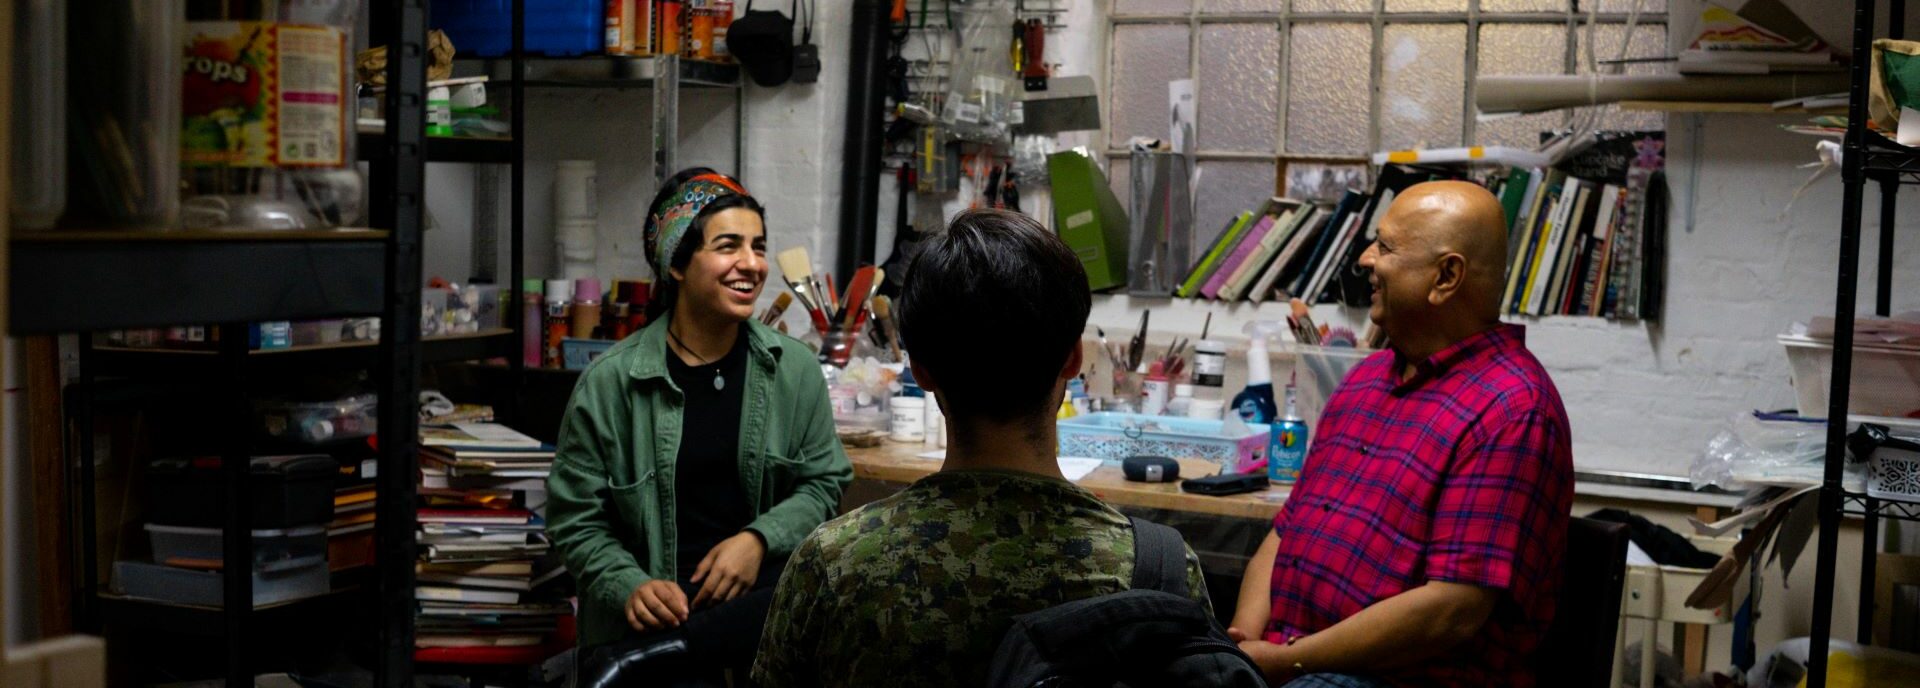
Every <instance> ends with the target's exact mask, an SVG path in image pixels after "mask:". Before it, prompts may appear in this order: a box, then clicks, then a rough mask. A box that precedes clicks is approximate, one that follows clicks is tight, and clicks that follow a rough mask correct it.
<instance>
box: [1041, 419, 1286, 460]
mask: <svg viewBox="0 0 1920 688" xmlns="http://www.w3.org/2000/svg"><path fill="white" fill-rule="evenodd" d="M1056 427H1057V429H1058V432H1057V434H1058V436H1059V442H1060V455H1061V456H1078V457H1086V458H1092V459H1102V460H1105V461H1107V462H1109V463H1116V462H1119V461H1120V460H1121V459H1125V458H1127V457H1129V456H1134V455H1138V454H1145V455H1148V456H1165V457H1168V458H1172V459H1202V460H1206V461H1212V462H1214V463H1218V464H1220V465H1221V466H1223V467H1235V466H1250V465H1253V464H1257V463H1259V462H1261V461H1262V460H1264V459H1265V458H1266V453H1267V435H1268V433H1269V432H1271V429H1270V428H1269V427H1268V426H1267V425H1265V424H1260V423H1248V424H1247V433H1246V434H1244V435H1241V436H1238V437H1227V436H1223V435H1221V434H1220V433H1221V430H1222V429H1223V428H1224V427H1225V424H1224V423H1222V422H1221V421H1218V420H1207V419H1197V418H1174V417H1172V416H1145V415H1140V414H1134V413H1113V412H1105V413H1091V414H1087V415H1084V416H1074V417H1072V418H1068V419H1066V420H1062V421H1060V423H1059V425H1058V426H1056Z"/></svg>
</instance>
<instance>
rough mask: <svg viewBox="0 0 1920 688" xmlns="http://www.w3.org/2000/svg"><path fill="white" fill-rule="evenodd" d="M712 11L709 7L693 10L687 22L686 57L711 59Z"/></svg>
mask: <svg viewBox="0 0 1920 688" xmlns="http://www.w3.org/2000/svg"><path fill="white" fill-rule="evenodd" d="M713 15H714V12H713V10H710V9H698V10H694V11H693V17H692V19H691V21H690V22H689V23H688V26H689V29H688V32H687V33H688V40H687V54H686V56H687V57H691V58H693V59H696V60H711V59H713V24H714V16H713Z"/></svg>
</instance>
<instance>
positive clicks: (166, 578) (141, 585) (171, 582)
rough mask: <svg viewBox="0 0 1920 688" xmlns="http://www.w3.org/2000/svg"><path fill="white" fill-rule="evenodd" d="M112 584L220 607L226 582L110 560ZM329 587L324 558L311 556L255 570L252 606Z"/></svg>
mask: <svg viewBox="0 0 1920 688" xmlns="http://www.w3.org/2000/svg"><path fill="white" fill-rule="evenodd" d="M113 587H114V589H115V590H117V591H118V592H120V593H121V594H125V595H130V596H133V597H144V598H147V599H153V600H161V601H165V602H174V603H178V604H194V605H200V606H205V607H223V606H225V605H224V604H223V600H224V598H223V597H222V592H223V591H224V589H225V588H226V582H225V580H224V579H223V578H222V577H221V572H219V571H196V570H193V569H183V568H179V567H177V566H166V565H163V564H153V563H148V562H144V561H116V562H114V563H113ZM331 587H332V579H331V578H330V577H329V576H328V573H327V560H326V557H324V556H321V557H310V558H308V559H306V560H303V561H301V562H299V565H298V566H292V567H290V568H285V569H281V570H276V571H255V572H254V574H253V605H254V606H255V607H258V606H261V605H266V604H273V603H276V602H287V601H290V600H297V599H301V598H304V597H313V596H315V595H325V594H327V592H328V591H329V590H330V589H331Z"/></svg>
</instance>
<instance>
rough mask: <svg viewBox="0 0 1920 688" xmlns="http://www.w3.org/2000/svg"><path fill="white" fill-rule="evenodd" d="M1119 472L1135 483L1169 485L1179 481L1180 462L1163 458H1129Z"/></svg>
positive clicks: (1121, 464)
mask: <svg viewBox="0 0 1920 688" xmlns="http://www.w3.org/2000/svg"><path fill="white" fill-rule="evenodd" d="M1120 471H1121V472H1122V473H1125V474H1126V476H1127V479H1128V480H1131V481H1134V482H1136V483H1170V482H1173V481H1175V480H1179V479H1180V462H1178V461H1174V460H1173V459H1169V458H1167V457H1164V456H1129V457H1127V458H1126V459H1124V460H1122V461H1121V462H1120Z"/></svg>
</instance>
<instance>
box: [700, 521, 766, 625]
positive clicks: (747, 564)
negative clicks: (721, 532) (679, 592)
mask: <svg viewBox="0 0 1920 688" xmlns="http://www.w3.org/2000/svg"><path fill="white" fill-rule="evenodd" d="M766 554H767V544H766V543H765V542H762V541H761V540H760V535H759V534H758V533H754V532H753V531H741V533H740V534H739V535H735V536H733V537H730V538H727V539H725V540H721V541H720V544H718V545H714V547H713V550H712V551H710V552H707V556H706V557H705V558H703V559H701V560H700V566H699V567H697V568H695V569H694V570H693V581H692V582H693V583H694V584H696V585H699V586H700V592H699V593H698V594H695V595H694V596H693V606H695V607H704V606H706V605H707V604H709V603H720V602H725V601H727V600H731V599H733V598H735V597H739V596H740V595H741V593H744V592H746V591H747V589H748V588H751V587H753V582H754V580H755V579H757V578H759V577H760V559H761V558H762V557H764V556H766Z"/></svg>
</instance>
